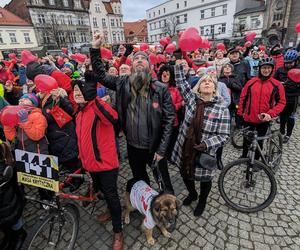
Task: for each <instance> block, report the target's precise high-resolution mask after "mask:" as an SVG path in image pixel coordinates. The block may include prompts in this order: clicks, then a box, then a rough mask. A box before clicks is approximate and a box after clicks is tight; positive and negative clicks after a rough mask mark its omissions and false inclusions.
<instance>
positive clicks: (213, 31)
mask: <svg viewBox="0 0 300 250" xmlns="http://www.w3.org/2000/svg"><path fill="white" fill-rule="evenodd" d="M211 31H212V32H211V39H212V40H215V27H214V28H213V29H211ZM221 32H222V28H221V27H220V26H219V28H218V33H217V34H218V35H220V34H221ZM205 33H206V36H208V35H209V29H208V28H207V29H206V30H205Z"/></svg>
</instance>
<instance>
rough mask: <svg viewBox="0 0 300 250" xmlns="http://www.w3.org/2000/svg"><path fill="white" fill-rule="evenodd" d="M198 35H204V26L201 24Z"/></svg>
mask: <svg viewBox="0 0 300 250" xmlns="http://www.w3.org/2000/svg"><path fill="white" fill-rule="evenodd" d="M200 35H201V36H204V27H203V26H201V27H200Z"/></svg>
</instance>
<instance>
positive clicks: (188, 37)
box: [179, 27, 202, 51]
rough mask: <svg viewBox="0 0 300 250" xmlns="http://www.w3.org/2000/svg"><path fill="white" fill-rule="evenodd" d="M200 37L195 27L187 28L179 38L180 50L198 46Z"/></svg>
mask: <svg viewBox="0 0 300 250" xmlns="http://www.w3.org/2000/svg"><path fill="white" fill-rule="evenodd" d="M201 44H202V38H201V36H199V32H198V30H197V29H196V28H194V27H190V28H187V29H186V30H185V31H184V32H183V34H182V35H181V37H180V38H179V47H180V48H181V50H182V51H193V50H196V49H198V48H200V46H201Z"/></svg>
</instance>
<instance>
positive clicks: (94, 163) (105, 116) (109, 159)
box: [76, 97, 119, 172]
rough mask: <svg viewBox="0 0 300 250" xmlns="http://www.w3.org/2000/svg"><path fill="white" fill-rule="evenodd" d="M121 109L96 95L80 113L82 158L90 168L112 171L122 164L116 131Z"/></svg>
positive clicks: (79, 135)
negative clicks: (118, 113)
mask: <svg viewBox="0 0 300 250" xmlns="http://www.w3.org/2000/svg"><path fill="white" fill-rule="evenodd" d="M117 120H118V115H117V112H116V111H115V110H114V109H113V108H112V107H110V105H109V104H107V103H105V102H104V101H102V100H101V98H99V97H96V99H94V100H92V101H89V102H88V103H87V105H86V106H85V107H84V108H83V109H82V110H80V111H79V113H78V115H77V117H76V134H77V138H78V148H79V158H80V159H81V162H82V164H83V168H84V169H86V170H87V171H89V172H102V171H109V170H112V169H115V168H118V167H119V161H118V155H117V148H116V142H115V132H114V126H113V124H115V123H117Z"/></svg>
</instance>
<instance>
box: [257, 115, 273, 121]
mask: <svg viewBox="0 0 300 250" xmlns="http://www.w3.org/2000/svg"><path fill="white" fill-rule="evenodd" d="M258 118H259V119H260V120H261V121H263V122H269V121H271V120H272V117H271V116H270V115H269V114H267V113H261V114H259V115H258Z"/></svg>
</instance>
